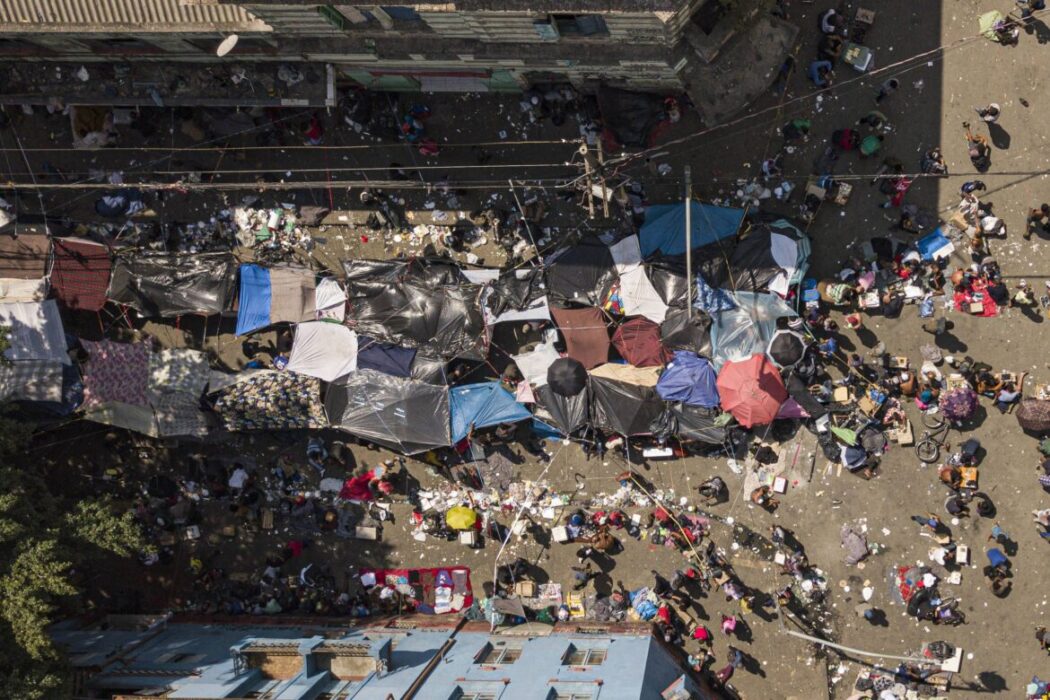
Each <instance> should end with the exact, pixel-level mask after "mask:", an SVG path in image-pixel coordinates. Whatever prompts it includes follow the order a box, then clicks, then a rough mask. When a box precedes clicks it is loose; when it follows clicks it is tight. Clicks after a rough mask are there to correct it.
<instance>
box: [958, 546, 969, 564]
mask: <svg viewBox="0 0 1050 700" xmlns="http://www.w3.org/2000/svg"><path fill="white" fill-rule="evenodd" d="M955 563H956V564H959V565H960V566H965V565H966V564H969V563H970V548H969V547H967V546H966V545H965V544H960V545H959V546H958V547H956V548H955Z"/></svg>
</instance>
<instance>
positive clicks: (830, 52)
mask: <svg viewBox="0 0 1050 700" xmlns="http://www.w3.org/2000/svg"><path fill="white" fill-rule="evenodd" d="M842 47H843V41H842V37H841V36H839V35H838V34H825V35H824V36H823V37H821V39H820V43H819V44H818V45H817V58H818V59H819V60H821V61H829V62H831V63H832V65H834V64H835V62H836V61H838V60H839V56H841V55H842Z"/></svg>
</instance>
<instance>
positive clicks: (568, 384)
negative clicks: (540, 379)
mask: <svg viewBox="0 0 1050 700" xmlns="http://www.w3.org/2000/svg"><path fill="white" fill-rule="evenodd" d="M547 386H549V387H550V388H551V391H553V392H554V393H555V394H558V395H559V396H576V395H577V394H579V393H580V392H581V391H583V389H584V387H586V386H587V370H586V369H585V368H584V366H583V365H581V364H580V363H579V362H578V361H576V360H574V359H572V358H571V357H559V358H558V359H557V360H555V361H554V362H553V363H551V366H550V367H548V368H547Z"/></svg>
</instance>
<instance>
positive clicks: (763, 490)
mask: <svg viewBox="0 0 1050 700" xmlns="http://www.w3.org/2000/svg"><path fill="white" fill-rule="evenodd" d="M751 502H752V503H754V504H755V505H756V506H759V507H760V508H762V509H763V510H766V511H768V512H770V513H772V512H773V511H775V510H776V509H777V507H778V506H780V501H778V500H777V499H776V498H773V489H771V488H770V487H769V486H766V485H763V486H759V487H758V488H757V489H755V490H754V491H752V492H751Z"/></svg>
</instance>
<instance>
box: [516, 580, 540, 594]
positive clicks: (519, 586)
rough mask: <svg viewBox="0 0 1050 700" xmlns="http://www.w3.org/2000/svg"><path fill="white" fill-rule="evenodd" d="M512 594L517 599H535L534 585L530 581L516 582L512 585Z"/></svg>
mask: <svg viewBox="0 0 1050 700" xmlns="http://www.w3.org/2000/svg"><path fill="white" fill-rule="evenodd" d="M514 594H515V595H516V596H518V597H519V598H535V597H536V584H535V583H534V582H532V581H518V582H517V583H515V584H514Z"/></svg>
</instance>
